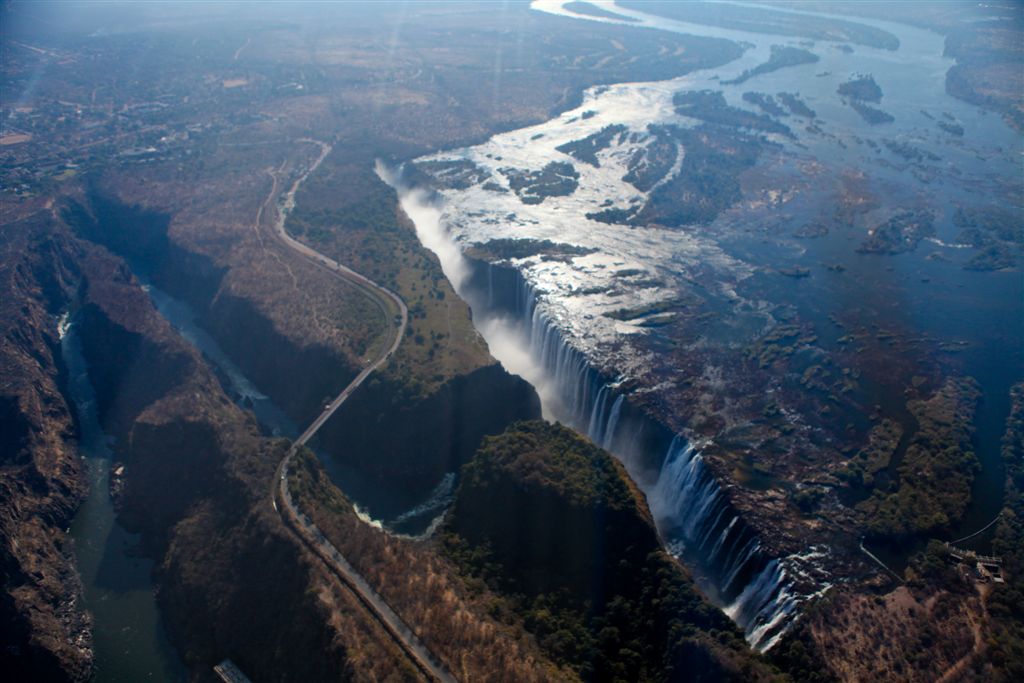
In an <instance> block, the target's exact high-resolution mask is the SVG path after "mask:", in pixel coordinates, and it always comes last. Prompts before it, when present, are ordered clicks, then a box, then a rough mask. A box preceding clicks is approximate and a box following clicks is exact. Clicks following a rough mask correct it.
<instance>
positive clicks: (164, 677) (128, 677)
mask: <svg viewBox="0 0 1024 683" xmlns="http://www.w3.org/2000/svg"><path fill="white" fill-rule="evenodd" d="M60 330H61V355H62V357H63V359H64V363H65V364H66V366H67V369H68V378H69V379H68V389H69V394H70V396H71V400H72V402H73V403H74V406H75V410H76V412H77V414H78V425H79V429H80V434H79V449H80V450H81V453H82V456H83V457H84V458H85V460H86V465H87V470H88V478H89V494H88V497H87V498H86V499H85V501H84V502H83V503H82V506H81V508H79V510H78V513H77V514H76V515H75V518H74V520H73V522H72V524H71V531H70V533H71V538H73V539H74V549H75V559H76V561H77V565H78V572H79V575H80V576H81V578H82V584H83V586H84V593H85V595H84V607H85V609H87V610H88V611H89V612H90V613H92V616H93V652H94V655H95V673H94V675H93V679H92V680H93V682H94V683H123V682H124V681H156V682H164V681H167V682H169V681H183V680H185V667H184V665H183V663H182V662H181V659H180V658H179V657H178V655H177V653H176V652H175V650H174V648H173V647H172V646H171V644H170V642H169V641H168V640H167V635H166V633H165V632H164V628H163V622H162V621H161V618H160V611H159V609H158V608H157V604H156V596H155V594H154V590H153V585H152V580H151V575H152V571H153V561H152V560H150V559H148V558H146V557H143V556H142V555H141V554H140V553H139V535H138V534H132V533H129V532H128V531H126V530H125V529H124V528H123V527H122V526H121V525H120V524H118V522H117V519H116V513H115V511H114V505H113V502H112V501H111V498H110V488H109V484H110V468H111V460H112V455H113V454H112V452H111V449H110V438H109V437H108V436H107V435H106V434H105V433H104V432H103V429H102V427H100V423H99V418H98V417H97V414H96V397H95V394H94V393H93V389H92V385H91V384H90V383H89V375H88V366H87V365H86V362H85V358H84V357H83V356H82V349H81V345H80V342H79V340H78V337H77V335H76V333H75V327H74V324H68V323H67V319H66V318H64V319H63V320H62V321H61V326H60Z"/></svg>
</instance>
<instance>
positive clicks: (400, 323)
mask: <svg viewBox="0 0 1024 683" xmlns="http://www.w3.org/2000/svg"><path fill="white" fill-rule="evenodd" d="M300 142H309V143H313V144H316V145H318V146H319V147H320V156H319V157H318V158H317V160H316V161H315V162H314V163H313V164H312V165H311V166H310V167H309V169H308V170H307V171H306V172H305V173H304V174H302V176H300V177H299V178H298V179H296V180H295V182H294V183H292V186H291V187H290V188H288V190H287V192H285V194H284V195H283V196H282V198H281V199H282V201H281V209H280V210H278V211H277V212H276V217H275V220H274V225H273V234H274V236H275V237H276V238H277V239H278V240H279V241H280V242H282V243H283V244H284V245H285V246H286V247H287V248H289V249H291V250H292V251H294V252H296V253H297V254H299V255H300V256H302V257H303V258H305V259H306V260H308V261H311V262H313V263H314V264H316V265H317V266H319V267H321V268H324V269H326V270H327V271H328V272H330V273H332V274H334V276H335V277H337V278H338V279H340V280H343V281H345V282H347V283H349V284H352V285H355V286H356V287H358V288H359V289H361V290H362V291H363V292H365V293H366V294H367V295H368V296H370V297H371V298H372V299H373V301H374V302H376V303H377V305H378V306H379V307H380V308H381V311H382V312H383V313H384V315H385V317H386V318H387V319H388V320H391V319H392V316H394V315H395V310H397V311H398V320H397V325H396V330H395V338H394V340H393V341H392V342H391V344H390V346H388V347H387V348H386V349H383V350H382V351H381V352H380V354H379V355H378V356H377V358H376V359H375V360H374V361H373V362H371V363H370V364H368V365H367V366H366V367H365V368H363V370H362V372H360V373H359V374H358V375H357V376H356V378H355V379H353V380H352V381H351V382H350V383H349V385H348V386H347V387H345V388H344V390H342V392H341V393H340V394H338V395H337V396H336V397H335V398H334V400H332V401H331V402H330V403H328V404H327V405H326V406H325V407H324V409H323V411H322V412H321V413H320V414H319V415H318V416H317V417H316V419H315V420H313V422H312V424H310V425H309V427H307V428H306V431H304V432H303V433H302V434H301V436H299V438H298V439H296V440H295V442H294V443H293V444H292V446H291V448H289V449H288V453H287V454H286V455H285V457H284V458H283V459H282V460H281V463H280V464H279V465H278V467H277V474H276V475H275V482H274V487H273V495H272V498H271V501H272V502H273V504H274V509H275V510H277V512H278V514H280V515H281V518H282V519H283V520H284V522H285V525H286V526H288V527H289V528H290V529H292V530H293V531H294V532H295V533H296V535H298V536H299V538H300V539H301V540H302V541H303V542H304V543H305V544H306V545H307V546H308V547H309V548H310V549H311V550H312V551H313V552H314V553H316V554H317V555H318V556H320V558H321V559H323V560H324V562H325V563H326V564H327V566H328V567H329V568H330V569H331V570H332V571H333V572H334V573H335V574H336V575H337V576H338V577H339V578H340V579H341V580H342V581H343V582H344V583H345V585H347V586H348V587H349V588H350V589H351V590H352V592H353V593H355V595H356V597H357V598H359V601H360V602H362V603H363V605H364V606H365V607H366V608H367V609H368V610H369V611H370V613H371V614H373V616H374V617H375V618H376V619H377V621H378V622H379V623H380V624H381V625H382V626H383V627H384V629H385V630H386V631H387V632H388V634H390V635H391V637H392V638H394V640H395V642H396V643H398V645H399V646H400V647H401V648H402V650H403V651H404V652H405V653H406V655H408V657H409V659H410V660H411V661H412V663H413V664H415V665H416V668H417V669H419V670H420V672H421V673H423V674H424V675H425V676H426V677H427V678H428V679H431V680H436V681H442V682H443V683H455V679H454V677H452V675H451V674H450V673H448V671H447V670H446V669H445V667H444V665H442V664H441V663H440V662H439V661H438V660H437V658H436V657H434V655H433V653H431V652H430V650H429V649H428V648H427V647H426V646H425V645H424V644H423V642H422V641H421V640H420V639H419V638H418V637H417V636H416V634H415V633H413V631H412V629H411V628H409V626H408V625H407V624H406V623H405V622H403V621H402V619H401V617H399V616H398V614H396V613H395V611H394V610H393V609H391V607H390V606H389V605H388V604H387V603H386V602H385V601H384V599H383V598H382V597H381V596H380V595H379V594H378V593H377V592H376V591H375V590H374V589H373V588H372V587H371V586H370V585H369V583H367V581H366V579H364V578H363V576H362V575H361V574H360V573H359V572H357V571H356V570H355V568H353V567H352V565H351V564H349V563H348V561H347V560H346V559H345V558H344V557H343V556H342V554H341V553H340V552H339V551H338V549H337V548H335V547H334V545H333V544H332V543H331V542H330V541H329V540H327V537H326V536H324V534H323V532H321V531H320V529H319V528H317V526H316V525H315V524H314V523H313V521H312V520H311V519H309V518H308V517H306V516H305V515H304V514H302V512H301V511H300V510H299V509H298V506H296V504H295V502H294V501H293V500H292V494H291V491H290V490H289V487H288V474H289V472H290V467H291V461H292V458H293V457H294V456H295V453H296V452H297V451H298V449H299V448H300V447H301V446H303V445H305V443H306V442H307V441H309V440H310V439H311V438H313V435H315V434H316V433H317V431H318V430H319V429H320V427H322V426H323V424H324V423H325V422H326V421H327V420H328V419H329V418H330V417H331V415H333V414H334V411H336V410H337V409H338V408H339V407H340V406H341V404H342V403H344V402H345V401H346V400H347V399H348V397H349V396H351V395H352V392H354V391H355V390H356V389H357V388H359V386H360V385H361V384H362V383H363V382H364V381H366V378H367V377H369V376H370V375H371V374H372V373H373V371H374V370H376V369H377V368H379V367H380V366H381V365H383V364H384V363H386V362H387V361H388V359H389V358H391V356H392V354H394V352H395V351H396V350H397V349H398V345H399V344H401V343H402V338H403V337H404V336H405V328H406V326H407V325H408V322H409V309H408V308H407V307H406V305H405V302H404V301H402V299H401V297H399V296H398V295H397V294H395V293H394V292H392V291H391V290H389V289H387V288H385V287H382V286H380V285H378V284H377V283H376V282H374V281H373V280H370V279H369V278H366V277H364V276H362V275H360V274H359V273H357V272H355V271H354V270H352V269H350V268H347V267H346V266H343V265H342V264H340V263H338V262H337V261H334V260H333V259H330V258H328V257H327V256H324V255H323V254H321V253H320V252H318V251H316V250H315V249H312V248H310V247H309V246H307V245H305V244H302V243H301V242H299V241H297V240H295V239H294V238H292V236H291V235H289V234H288V233H287V231H285V228H284V223H285V219H286V218H287V215H288V212H289V211H291V210H292V208H294V206H295V193H296V191H298V189H299V186H300V185H301V184H302V181H304V180H305V179H306V178H307V177H308V176H309V174H311V173H312V172H313V171H315V170H316V169H317V167H318V166H319V165H320V164H321V163H322V162H323V160H324V159H325V158H326V157H327V155H328V153H330V151H331V147H330V145H328V144H326V143H323V142H320V141H318V140H309V139H303V140H300ZM276 195H277V182H276V178H275V182H274V187H273V188H272V189H271V192H270V196H268V197H267V200H266V202H265V203H264V204H263V207H261V209H260V213H259V218H258V219H257V220H258V221H261V220H262V217H263V216H264V215H265V214H266V213H267V212H266V211H264V209H266V208H268V207H269V206H270V204H271V203H272V202H274V201H275V199H276ZM261 227H262V226H260V225H257V226H256V229H257V230H260V229H261ZM277 501H280V502H281V505H278V504H277Z"/></svg>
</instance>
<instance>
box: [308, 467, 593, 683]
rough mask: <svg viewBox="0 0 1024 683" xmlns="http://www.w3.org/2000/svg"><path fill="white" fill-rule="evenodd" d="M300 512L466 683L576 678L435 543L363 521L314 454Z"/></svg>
mask: <svg viewBox="0 0 1024 683" xmlns="http://www.w3.org/2000/svg"><path fill="white" fill-rule="evenodd" d="M292 491H293V493H294V494H295V495H296V499H297V502H298V505H299V507H300V508H301V509H302V510H303V512H305V513H306V514H308V515H310V517H312V518H313V520H314V521H315V522H316V524H317V526H319V527H320V529H321V530H322V531H323V532H324V534H325V535H326V536H327V537H328V538H329V539H330V540H331V542H332V543H333V544H334V545H335V546H336V547H337V548H338V550H339V551H340V552H341V553H342V554H343V555H344V556H345V557H346V559H348V560H349V562H351V563H352V565H353V566H354V567H355V568H356V569H357V570H358V571H359V572H360V573H362V575H363V576H364V577H365V578H366V580H367V581H368V582H369V583H370V584H371V585H372V586H373V587H374V588H375V589H376V590H377V591H378V593H380V595H381V596H382V597H383V598H384V599H385V600H386V601H387V602H388V603H389V604H390V605H391V607H392V608H393V609H394V610H395V611H396V612H398V613H399V614H400V615H401V616H402V618H403V619H404V620H405V621H406V623H407V624H409V626H410V627H411V628H412V629H413V630H414V631H416V633H417V635H419V637H420V638H421V639H422V640H423V641H424V643H426V644H427V646H428V647H429V648H430V649H431V650H432V651H433V652H434V653H435V654H436V655H437V656H439V657H440V658H441V659H442V660H443V661H444V662H445V664H446V665H447V666H448V668H449V670H450V671H451V672H452V673H453V674H454V675H455V676H456V678H458V679H459V680H463V681H474V682H475V681H485V682H493V683H505V682H508V683H512V682H516V683H518V682H526V683H528V682H530V681H537V682H540V681H553V680H567V681H571V680H575V676H574V674H572V673H571V672H569V671H565V670H561V669H558V668H557V667H556V666H555V665H554V664H552V663H551V662H550V661H548V660H547V659H545V657H544V656H543V654H542V653H541V652H540V650H539V648H538V647H537V644H536V643H535V642H534V641H533V639H532V638H531V637H530V636H529V635H527V634H526V633H525V632H524V631H523V630H522V629H520V628H515V627H511V626H508V625H506V624H503V623H499V622H498V621H497V620H496V619H494V617H492V616H490V615H489V613H488V610H489V608H490V607H492V606H493V605H494V604H495V603H496V598H495V597H494V596H492V595H490V594H489V593H487V592H486V591H485V590H483V589H482V588H481V589H480V591H479V592H472V593H471V592H470V591H469V590H468V589H467V587H466V585H465V583H464V582H463V581H462V579H460V578H459V577H458V575H457V574H456V572H455V570H454V568H453V567H452V566H451V565H450V564H449V563H448V562H447V561H446V560H445V559H444V558H442V557H441V556H440V555H439V554H438V553H437V551H436V549H435V548H434V547H433V545H432V544H430V543H429V542H422V541H413V540H409V539H403V538H396V537H394V536H390V535H388V534H386V533H384V532H382V531H380V530H378V529H375V528H373V527H371V526H370V525H368V524H366V523H364V522H362V521H360V520H359V518H358V517H357V516H356V515H355V514H354V512H353V511H352V508H351V505H350V504H349V503H348V501H347V500H346V499H345V498H344V497H343V496H342V494H341V492H340V491H339V490H338V489H337V488H336V487H335V486H334V485H333V484H332V483H331V482H330V480H329V479H328V478H327V475H326V474H325V473H324V471H323V469H322V468H321V467H320V466H319V464H318V463H316V462H315V460H314V459H313V458H312V456H309V455H307V456H306V457H304V458H302V459H301V460H300V462H298V463H297V465H296V467H295V469H294V474H293V475H292Z"/></svg>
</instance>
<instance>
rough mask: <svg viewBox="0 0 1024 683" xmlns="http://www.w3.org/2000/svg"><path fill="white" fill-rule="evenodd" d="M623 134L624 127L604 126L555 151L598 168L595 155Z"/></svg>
mask: <svg viewBox="0 0 1024 683" xmlns="http://www.w3.org/2000/svg"><path fill="white" fill-rule="evenodd" d="M625 132H626V127H625V126H622V125H615V126H605V127H604V128H602V129H601V130H599V131H598V132H596V133H594V134H593V135H588V136H587V137H585V138H583V139H582V140H573V141H572V142H567V143H565V144H564V145H559V146H558V147H556V148H555V149H557V150H558V151H559V152H564V153H565V154H568V155H569V156H571V157H573V158H575V159H579V160H580V161H582V162H584V163H587V164H590V165H591V166H600V165H601V162H600V161H598V158H597V153H598V152H600V151H601V150H603V149H607V148H608V146H609V145H611V144H612V141H613V140H614V139H615V138H616V136H620V137H621V135H623V134H625Z"/></svg>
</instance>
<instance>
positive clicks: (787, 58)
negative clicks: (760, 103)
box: [722, 45, 820, 85]
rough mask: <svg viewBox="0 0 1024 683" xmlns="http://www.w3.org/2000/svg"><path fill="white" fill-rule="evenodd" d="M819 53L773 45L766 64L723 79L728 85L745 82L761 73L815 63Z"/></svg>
mask: <svg viewBox="0 0 1024 683" xmlns="http://www.w3.org/2000/svg"><path fill="white" fill-rule="evenodd" d="M819 59H820V58H819V57H818V55H816V54H814V53H813V52H808V51H807V50H802V49H800V48H798V47H787V46H784V45H772V52H771V55H770V56H769V57H768V61H767V62H765V63H764V64H758V65H757V66H755V67H754V68H753V69H746V70H745V71H744V72H743V73H741V74H740V75H739V76H737V77H736V78H734V79H732V80H731V81H722V83H725V84H726V85H729V84H738V83H743V82H744V81H746V80H748V79H751V78H753V77H754V76H760V75H761V74H767V73H771V72H772V71H778V70H779V69H783V68H785V67H787V66H799V65H800V64H814V63H815V62H817V61H819Z"/></svg>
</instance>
